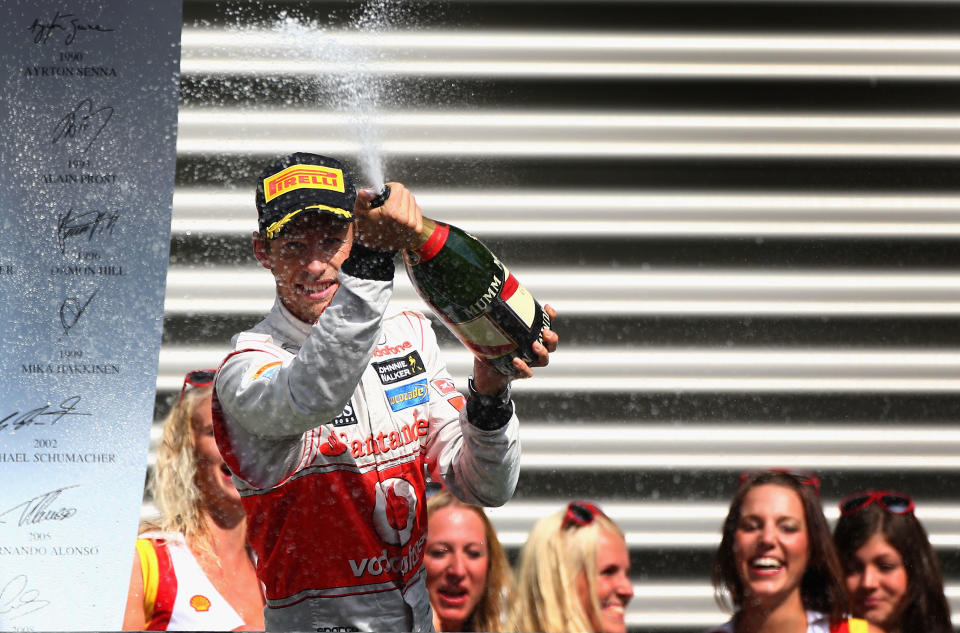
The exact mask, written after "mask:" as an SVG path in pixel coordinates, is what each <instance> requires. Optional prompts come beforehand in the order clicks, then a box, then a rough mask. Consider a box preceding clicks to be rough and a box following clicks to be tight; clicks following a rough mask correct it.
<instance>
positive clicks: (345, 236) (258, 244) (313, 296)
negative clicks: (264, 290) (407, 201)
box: [253, 213, 353, 324]
mask: <svg viewBox="0 0 960 633" xmlns="http://www.w3.org/2000/svg"><path fill="white" fill-rule="evenodd" d="M352 245H353V224H351V223H349V222H344V221H342V220H338V219H337V218H334V217H332V216H330V215H327V214H323V213H306V214H303V215H302V217H299V218H297V219H295V220H293V221H292V222H291V223H290V225H289V226H287V227H286V228H285V229H284V231H283V232H282V233H281V234H280V235H279V236H278V237H276V238H274V239H272V240H269V242H266V241H264V240H261V239H260V238H259V234H255V235H254V241H253V251H254V254H255V255H256V256H257V260H258V261H259V262H260V264H262V265H263V267H264V268H268V269H269V270H270V272H272V273H273V278H274V280H275V281H276V284H277V295H278V296H279V297H280V300H281V301H282V302H283V305H284V306H286V308H287V309H288V310H290V312H291V313H292V314H293V315H294V316H295V317H297V318H298V319H300V320H301V321H304V322H306V323H311V324H312V323H314V322H316V320H317V318H319V317H320V314H321V313H322V312H323V311H324V309H326V307H327V306H328V305H329V304H330V301H331V300H332V299H333V295H334V293H335V292H336V291H337V288H339V287H340V283H339V281H338V280H337V279H338V277H337V275H338V273H339V271H340V266H341V265H342V264H343V262H344V261H345V260H346V259H347V257H349V255H350V247H351V246H352Z"/></svg>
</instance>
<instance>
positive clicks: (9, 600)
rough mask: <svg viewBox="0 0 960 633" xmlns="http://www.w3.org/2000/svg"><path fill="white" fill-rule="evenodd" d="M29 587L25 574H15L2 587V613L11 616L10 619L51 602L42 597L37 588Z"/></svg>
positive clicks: (0, 588) (0, 591)
mask: <svg viewBox="0 0 960 633" xmlns="http://www.w3.org/2000/svg"><path fill="white" fill-rule="evenodd" d="M27 587H28V586H27V576H26V575H25V574H18V575H16V576H14V577H13V578H11V579H10V580H9V581H8V582H7V584H5V585H3V586H2V587H0V615H6V616H9V617H8V619H10V620H12V619H13V618H19V617H21V616H24V615H27V614H28V613H33V612H34V611H39V610H40V609H42V608H44V607H45V606H47V605H48V604H50V601H49V600H42V599H40V592H38V591H37V590H36V589H28V588H27Z"/></svg>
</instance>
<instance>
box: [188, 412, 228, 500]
mask: <svg viewBox="0 0 960 633" xmlns="http://www.w3.org/2000/svg"><path fill="white" fill-rule="evenodd" d="M211 399H212V394H208V395H207V396H206V397H204V398H202V399H201V400H200V401H199V402H197V406H196V407H195V408H194V410H193V417H192V418H191V419H190V423H191V427H192V429H193V449H194V452H195V454H196V460H197V475H196V480H195V481H196V483H197V487H198V488H199V489H200V497H201V498H202V499H203V504H204V506H206V507H207V508H209V509H210V510H211V512H212V511H215V510H216V509H218V508H220V509H223V510H229V511H231V512H232V511H234V510H236V509H237V508H239V507H240V493H239V492H237V488H236V486H234V485H233V481H232V480H231V479H230V471H229V470H227V465H226V463H225V462H224V461H223V458H222V457H220V451H219V450H218V449H217V441H216V440H215V439H214V437H213V416H212V414H211V411H210V402H211Z"/></svg>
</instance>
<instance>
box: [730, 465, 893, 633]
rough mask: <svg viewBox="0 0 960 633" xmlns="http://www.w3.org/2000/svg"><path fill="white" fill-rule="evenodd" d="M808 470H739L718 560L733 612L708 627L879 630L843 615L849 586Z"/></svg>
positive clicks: (795, 632)
mask: <svg viewBox="0 0 960 633" xmlns="http://www.w3.org/2000/svg"><path fill="white" fill-rule="evenodd" d="M819 489H820V481H819V479H818V478H817V477H816V476H815V475H813V474H811V473H802V472H788V471H778V470H769V471H756V472H750V473H744V474H743V475H742V476H741V483H740V487H739V489H738V490H737V493H736V494H735V495H734V498H733V502H732V503H731V504H730V511H729V512H728V513H727V518H726V520H725V521H724V524H723V536H722V539H721V542H720V546H719V548H718V549H717V554H716V558H715V559H714V566H713V585H714V589H715V591H716V594H717V601H718V602H719V603H720V604H721V606H723V607H727V608H729V609H731V610H733V612H734V614H733V618H732V619H731V620H730V621H729V622H727V623H726V624H725V625H723V626H722V627H719V628H715V629H712V630H711V633H734V632H735V633H761V632H764V631H777V632H779V633H835V632H841V631H842V632H848V631H849V632H850V633H856V632H857V631H864V632H866V631H874V629H873V628H870V627H868V625H867V624H866V622H864V621H862V620H849V621H848V620H845V618H844V614H845V613H846V609H847V592H846V589H845V587H844V584H843V582H842V581H841V568H840V562H839V559H838V557H837V553H836V550H835V549H834V547H833V540H832V539H831V538H830V529H829V527H828V525H827V520H826V518H825V517H824V516H823V510H822V509H821V507H820V500H819V497H818V495H819Z"/></svg>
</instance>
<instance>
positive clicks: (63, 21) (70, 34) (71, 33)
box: [27, 11, 113, 46]
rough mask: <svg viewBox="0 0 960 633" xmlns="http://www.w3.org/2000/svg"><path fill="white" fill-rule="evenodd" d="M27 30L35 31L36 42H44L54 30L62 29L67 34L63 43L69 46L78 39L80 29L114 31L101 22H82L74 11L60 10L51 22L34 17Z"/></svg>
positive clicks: (34, 41)
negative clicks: (61, 11)
mask: <svg viewBox="0 0 960 633" xmlns="http://www.w3.org/2000/svg"><path fill="white" fill-rule="evenodd" d="M27 30H28V31H30V32H31V33H33V43H34V44H43V43H44V42H46V41H47V40H48V39H50V36H51V35H53V33H54V31H62V32H63V33H64V34H65V35H64V38H63V43H64V44H66V45H67V46H69V45H71V44H73V40H75V39H76V37H77V34H78V33H79V32H80V31H97V32H100V33H109V32H111V31H113V29H110V28H107V27H105V26H103V25H101V24H90V23H87V24H82V23H81V22H80V18H75V17H74V16H73V14H72V13H60V11H57V12H56V13H55V14H54V15H53V19H52V20H50V21H49V22H42V21H41V20H40V18H34V19H33V24H31V25H30V28H28V29H27Z"/></svg>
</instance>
